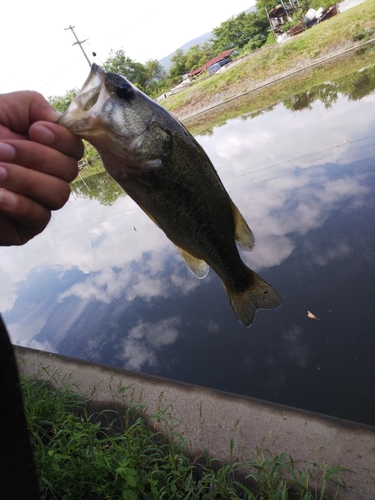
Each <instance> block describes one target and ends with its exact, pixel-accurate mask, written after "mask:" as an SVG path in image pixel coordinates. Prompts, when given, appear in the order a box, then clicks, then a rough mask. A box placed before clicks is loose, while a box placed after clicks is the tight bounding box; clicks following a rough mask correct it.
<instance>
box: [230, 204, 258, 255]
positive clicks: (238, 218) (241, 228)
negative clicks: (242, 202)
mask: <svg viewBox="0 0 375 500" xmlns="http://www.w3.org/2000/svg"><path fill="white" fill-rule="evenodd" d="M230 201H231V204H232V213H233V220H234V239H235V240H236V242H237V244H238V246H239V247H240V248H242V250H246V251H247V252H249V251H250V250H252V249H253V247H254V245H255V237H254V235H253V232H252V230H251V229H250V228H249V226H248V225H247V222H246V221H245V219H244V218H243V217H242V215H241V213H240V211H239V210H238V208H237V207H236V205H235V204H234V203H233V201H232V200H230Z"/></svg>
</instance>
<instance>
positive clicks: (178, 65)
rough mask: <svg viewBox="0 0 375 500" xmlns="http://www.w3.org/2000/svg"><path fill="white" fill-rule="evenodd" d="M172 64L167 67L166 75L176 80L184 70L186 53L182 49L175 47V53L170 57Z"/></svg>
mask: <svg viewBox="0 0 375 500" xmlns="http://www.w3.org/2000/svg"><path fill="white" fill-rule="evenodd" d="M171 61H172V65H171V67H170V69H169V73H168V77H169V78H170V79H171V80H172V81H175V80H178V79H179V78H181V76H182V75H184V74H185V73H186V72H187V71H186V55H185V54H184V51H183V50H182V49H177V50H176V53H175V55H174V56H173V57H172V58H171Z"/></svg>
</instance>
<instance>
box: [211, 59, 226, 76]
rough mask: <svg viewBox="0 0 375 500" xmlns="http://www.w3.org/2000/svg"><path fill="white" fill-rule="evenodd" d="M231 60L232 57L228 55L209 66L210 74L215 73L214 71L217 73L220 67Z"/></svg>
mask: <svg viewBox="0 0 375 500" xmlns="http://www.w3.org/2000/svg"><path fill="white" fill-rule="evenodd" d="M230 62H232V59H231V58H230V57H226V58H225V59H222V60H221V61H219V62H217V63H215V64H212V65H211V66H209V68H208V73H209V74H210V75H213V74H214V73H216V71H219V69H220V68H221V67H222V66H225V65H226V64H229V63H230Z"/></svg>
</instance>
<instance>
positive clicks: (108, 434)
mask: <svg viewBox="0 0 375 500" xmlns="http://www.w3.org/2000/svg"><path fill="white" fill-rule="evenodd" d="M56 383H57V384H58V385H59V389H58V390H57V389H55V388H54V387H55V384H56ZM22 387H23V393H24V404H25V411H26V416H27V420H28V424H29V428H30V431H31V437H32V444H33V448H34V453H35V460H36V465H37V469H38V473H39V477H40V487H41V498H42V499H43V500H47V499H48V500H63V499H71V500H78V499H82V500H83V499H85V500H90V499H98V500H99V499H103V500H105V499H108V500H117V499H118V500H120V499H122V500H133V499H142V500H148V499H150V500H151V499H212V498H217V499H223V500H224V499H225V500H230V499H231V500H236V499H249V500H254V499H258V500H260V499H264V500H265V499H275V500H276V499H278V500H279V499H280V500H281V499H288V498H290V499H304V500H310V499H320V500H324V499H328V498H329V499H335V498H338V493H339V491H340V489H342V488H344V487H345V484H344V482H343V480H342V478H341V473H342V472H343V469H341V468H340V467H339V466H333V467H329V466H328V465H327V464H320V465H319V464H316V463H313V464H311V466H310V468H308V469H307V470H299V468H298V464H296V463H295V462H294V460H293V459H292V457H290V456H289V455H288V454H287V453H280V454H277V455H274V454H272V453H271V452H270V451H268V450H263V449H262V448H261V446H259V447H257V449H256V450H254V457H253V458H252V459H250V460H247V461H245V462H243V463H238V462H233V463H229V464H223V463H222V462H220V461H219V460H216V459H214V458H210V457H208V456H207V454H204V455H203V456H202V457H198V458H195V459H193V460H192V459H191V457H190V458H189V457H188V455H187V454H186V451H188V450H189V443H187V442H186V440H185V439H184V438H183V436H181V435H178V434H176V433H175V432H174V429H173V418H172V417H171V416H170V411H169V409H168V408H167V409H164V410H162V409H160V410H159V411H158V413H157V414H156V415H151V416H150V415H148V416H147V418H146V409H145V408H144V407H143V406H141V405H134V404H132V405H131V406H127V405H126V401H125V404H124V406H121V409H120V410H119V411H117V410H116V409H112V410H104V411H100V412H99V413H93V411H92V410H91V407H90V403H89V402H85V401H83V400H82V399H81V398H80V397H79V396H77V394H76V393H75V392H73V391H72V389H71V387H70V386H69V385H67V384H66V383H64V380H62V381H61V380H60V379H58V377H56V375H53V376H52V377H51V378H50V380H49V381H47V382H40V381H37V380H31V379H29V378H23V379H22ZM160 429H163V432H162V431H161V430H160ZM234 439H235V438H233V440H232V442H231V443H228V447H230V449H231V450H232V449H233V448H234V444H235V443H234ZM318 484H319V485H320V489H319V488H318Z"/></svg>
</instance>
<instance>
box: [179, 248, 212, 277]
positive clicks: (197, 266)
mask: <svg viewBox="0 0 375 500" xmlns="http://www.w3.org/2000/svg"><path fill="white" fill-rule="evenodd" d="M176 248H177V250H178V251H179V252H180V254H181V257H182V258H183V259H184V262H185V264H186V266H187V268H188V269H189V270H190V271H191V272H192V273H193V274H195V276H197V278H199V279H203V278H205V277H206V276H207V274H208V271H209V267H208V264H206V262H205V261H204V260H201V259H197V257H194V256H193V255H191V254H190V253H189V252H187V251H186V250H184V249H183V248H180V247H177V246H176Z"/></svg>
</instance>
